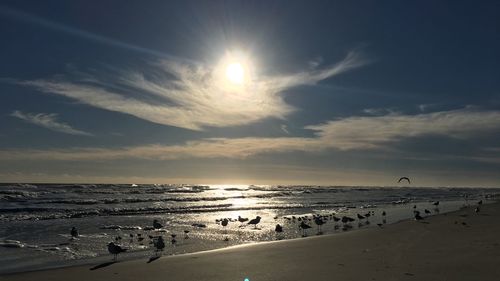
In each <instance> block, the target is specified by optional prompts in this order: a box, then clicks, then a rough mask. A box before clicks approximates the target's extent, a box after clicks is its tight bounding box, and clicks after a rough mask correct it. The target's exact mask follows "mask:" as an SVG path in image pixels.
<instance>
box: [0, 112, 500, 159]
mask: <svg viewBox="0 0 500 281" xmlns="http://www.w3.org/2000/svg"><path fill="white" fill-rule="evenodd" d="M306 128H307V129H310V130H313V131H315V135H314V137H279V138H256V137H248V138H233V139H230V138H210V139H201V140H197V141H189V142H186V143H185V144H182V145H145V146H136V147H124V148H119V149H104V148H73V149H54V150H29V151H28V150H22V151H15V150H3V151H0V158H2V159H5V160H7V159H11V160H20V159H31V160H91V161H92V160H100V159H104V160H106V159H107V160H111V159H126V158H140V159H152V160H169V159H181V158H246V157H251V156H253V155H257V154H263V153H282V152H293V151H303V152H310V153H314V152H321V151H324V150H328V149H338V150H370V149H380V148H384V147H386V146H388V145H390V144H392V143H394V142H397V141H399V140H402V139H405V138H411V137H417V136H425V135H442V136H447V137H452V138H461V139H465V140H472V139H474V137H476V136H481V135H484V134H486V133H490V132H494V131H500V112H499V111H477V110H471V109H460V110H453V111H443V112H435V113H428V114H419V115H400V114H393V115H387V116H377V117H349V118H345V119H340V120H335V121H329V122H327V123H325V124H320V125H314V126H307V127H306ZM488 154H489V155H488ZM488 154H486V153H485V155H476V156H471V157H469V158H470V159H472V160H477V161H487V159H489V161H493V160H492V159H493V158H495V157H496V158H498V155H496V154H495V153H493V155H491V151H490V153H488Z"/></svg>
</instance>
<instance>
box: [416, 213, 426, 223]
mask: <svg viewBox="0 0 500 281" xmlns="http://www.w3.org/2000/svg"><path fill="white" fill-rule="evenodd" d="M423 219H424V218H423V217H422V216H421V215H420V212H419V211H415V220H417V221H419V220H423Z"/></svg>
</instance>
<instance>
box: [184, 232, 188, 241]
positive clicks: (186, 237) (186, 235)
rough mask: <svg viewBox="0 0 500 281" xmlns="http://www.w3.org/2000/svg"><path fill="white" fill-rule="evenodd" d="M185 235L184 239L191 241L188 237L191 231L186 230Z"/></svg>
mask: <svg viewBox="0 0 500 281" xmlns="http://www.w3.org/2000/svg"><path fill="white" fill-rule="evenodd" d="M184 234H185V235H184V239H189V236H188V234H189V230H184Z"/></svg>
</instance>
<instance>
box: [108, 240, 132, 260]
mask: <svg viewBox="0 0 500 281" xmlns="http://www.w3.org/2000/svg"><path fill="white" fill-rule="evenodd" d="M126 251H127V249H123V248H122V247H120V246H118V245H116V244H115V243H113V242H111V243H109V244H108V252H109V253H111V254H113V255H114V258H113V260H115V261H116V258H117V256H118V254H119V253H123V252H126Z"/></svg>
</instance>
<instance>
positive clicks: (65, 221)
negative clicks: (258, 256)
mask: <svg viewBox="0 0 500 281" xmlns="http://www.w3.org/2000/svg"><path fill="white" fill-rule="evenodd" d="M498 194H500V190H498V189H480V188H475V189H471V188H466V189H465V188H409V187H404V188H384V187H364V188H362V187H318V186H253V185H250V186H246V185H245V186H233V185H224V186H223V185H210V186H200V185H197V186H193V185H137V186H136V185H133V186H132V185H104V184H103V185H77V184H72V185H54V184H37V185H30V184H2V185H0V223H1V225H0V273H5V272H12V271H22V270H28V269H29V270H31V269H36V268H43V267H52V266H64V265H71V264H79V263H97V262H100V261H108V260H110V259H111V255H109V253H108V251H107V247H106V245H107V244H108V243H109V242H112V241H114V242H116V243H117V244H120V245H121V246H122V247H124V248H127V249H128V251H127V253H124V254H121V256H120V259H131V258H148V257H150V256H152V255H153V244H151V239H150V238H149V236H154V237H157V236H160V235H161V236H163V237H164V239H165V241H166V242H167V247H166V248H165V250H164V251H163V254H164V255H171V254H180V253H187V252H196V251H201V250H208V249H214V248H221V247H226V246H230V245H236V244H243V243H252V242H259V241H269V240H276V239H291V238H298V237H301V236H302V232H301V230H300V229H299V227H298V225H299V224H300V222H301V221H303V220H304V219H305V221H306V222H307V224H309V225H311V226H312V228H311V229H309V230H308V233H307V235H316V234H317V232H318V229H317V227H316V225H315V223H314V220H313V215H322V216H324V217H323V220H324V221H325V224H324V225H323V229H322V232H323V233H324V234H332V233H336V232H343V231H351V230H353V229H356V228H364V227H372V226H375V227H377V224H384V223H393V222H397V221H400V220H402V219H407V218H411V217H413V210H414V208H413V206H414V205H416V210H420V211H421V213H422V214H425V213H424V209H428V210H429V211H430V212H431V214H436V213H437V212H448V211H452V210H457V209H458V208H460V207H462V206H463V205H466V204H473V203H475V202H477V201H478V200H480V199H482V200H483V201H484V202H485V203H486V202H487V201H488V199H489V198H494V197H495V196H497V195H498ZM438 200H439V201H440V204H439V206H437V207H436V206H434V205H433V204H432V202H435V201H438ZM382 211H386V213H387V215H386V216H382V215H381V214H382ZM369 212H372V215H371V216H370V217H369V219H368V220H367V219H363V220H361V221H360V220H358V219H356V221H355V222H352V223H350V224H348V225H345V224H343V223H342V222H337V223H335V222H334V221H333V215H335V216H337V217H342V216H350V217H353V218H356V215H357V214H361V215H365V214H367V213H369ZM238 216H241V217H243V218H249V219H253V218H255V217H256V216H261V217H262V220H261V222H260V223H259V224H258V225H257V228H254V227H253V226H249V225H247V224H246V223H240V222H238V221H237V220H236V219H237V218H238ZM306 216H307V218H305V217H306ZM293 217H295V219H293ZM222 218H228V219H230V220H232V221H231V222H229V224H228V226H227V227H223V226H222V225H221V224H220V223H217V221H218V220H220V219H222ZM154 219H157V220H159V222H160V223H161V224H162V225H163V226H164V227H163V228H161V229H159V230H154V229H151V228H152V222H153V220H154ZM276 224H280V225H282V226H283V229H284V232H283V233H276V232H275V231H274V230H275V225H276ZM196 225H205V226H206V227H199V226H196ZM73 226H74V227H76V228H77V229H78V231H79V233H80V236H79V237H78V238H77V239H71V236H70V229H71V227H73ZM347 226H348V227H347ZM185 231H189V233H187V234H186V233H185ZM172 235H175V238H173V237H172ZM172 239H175V243H172Z"/></svg>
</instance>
